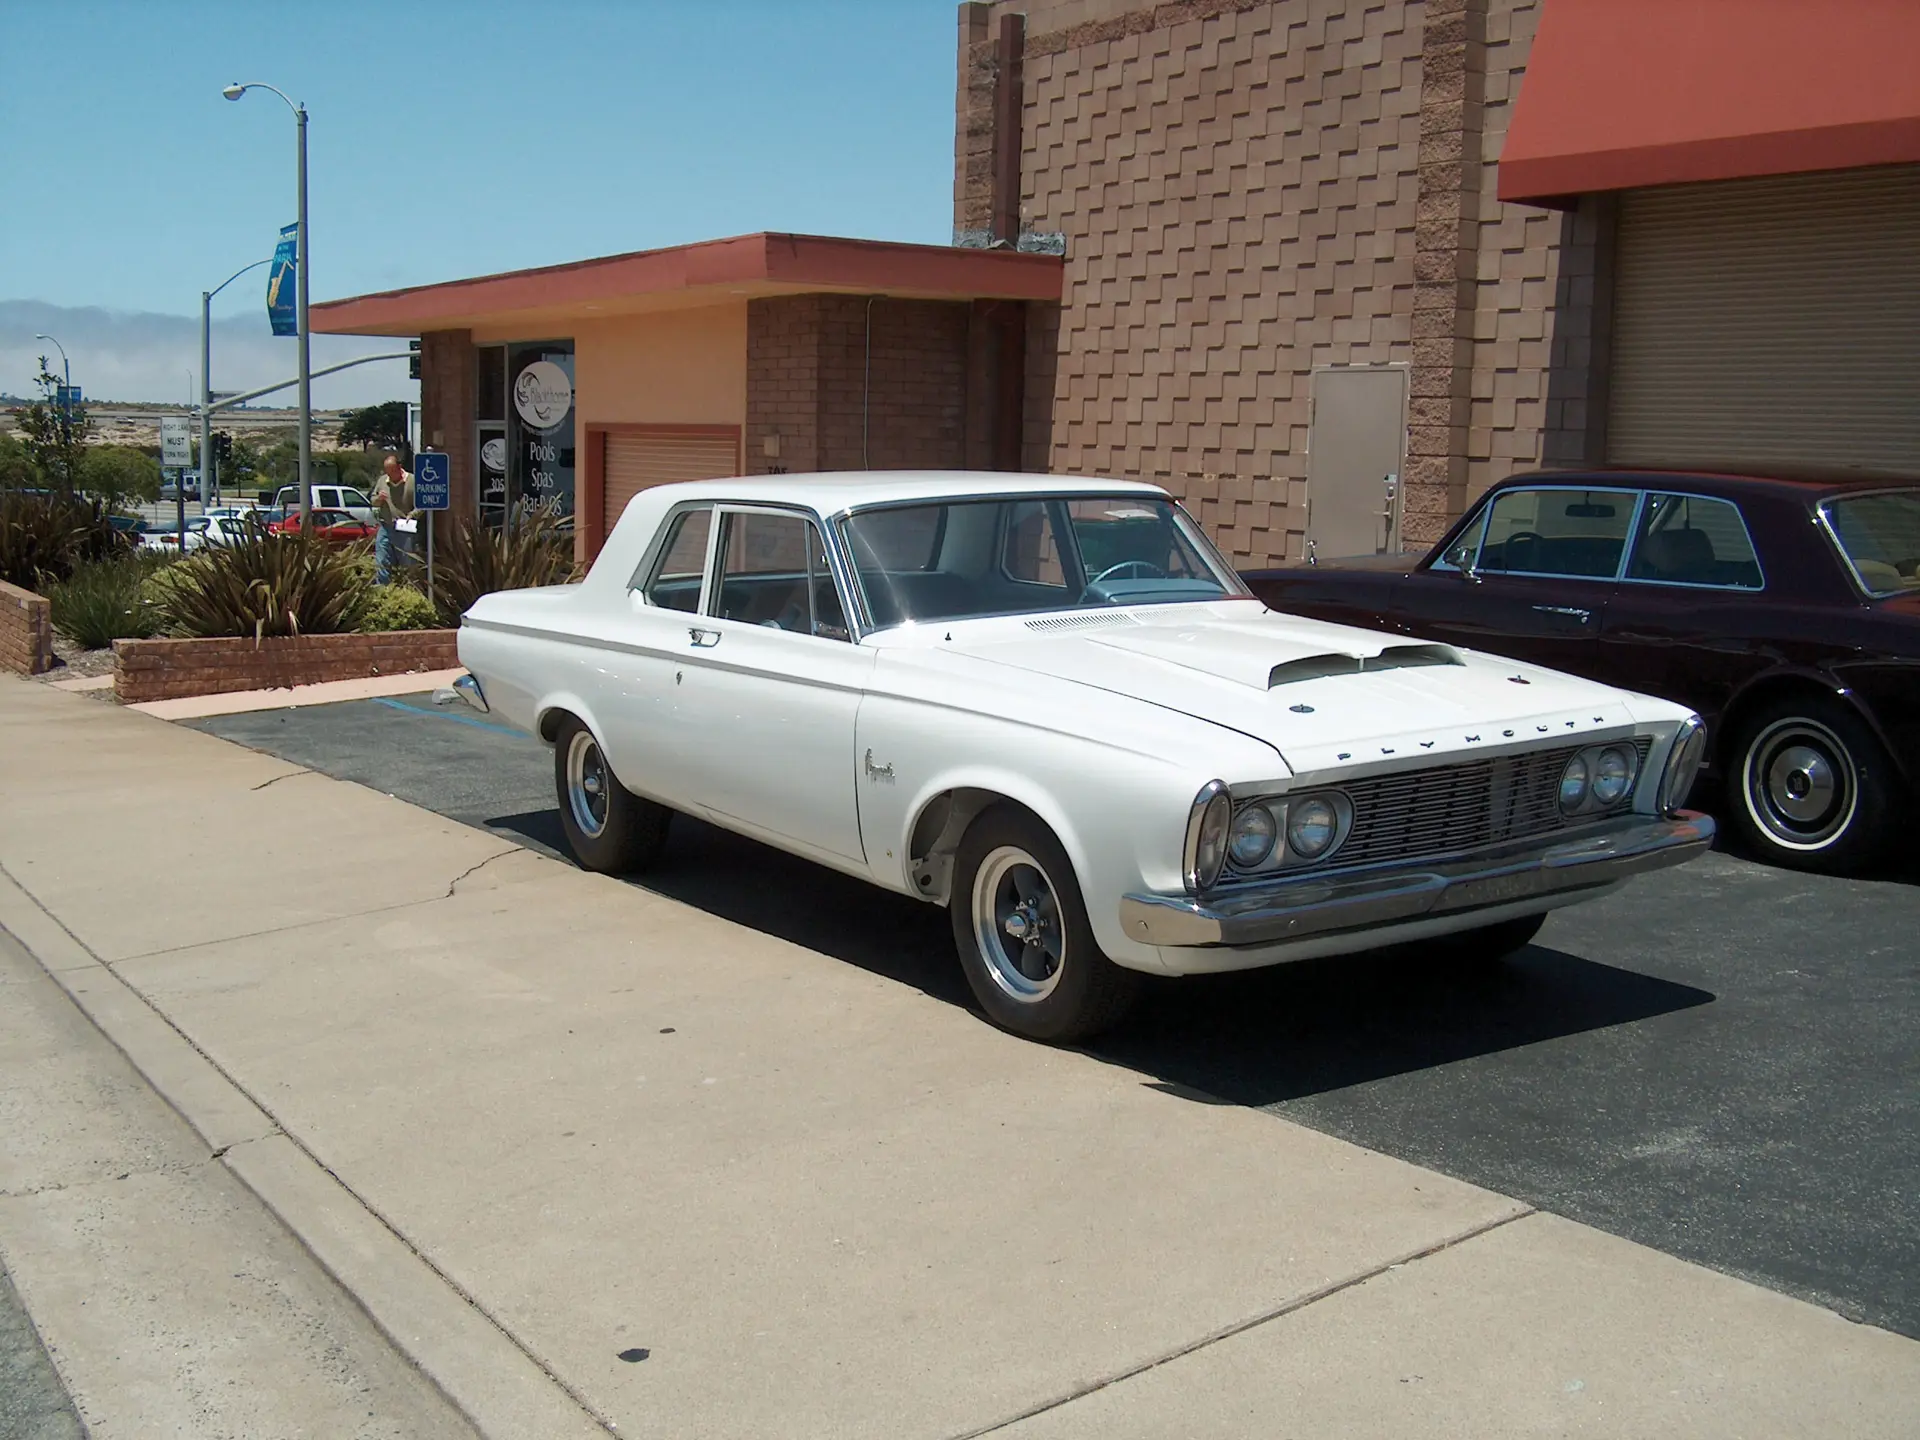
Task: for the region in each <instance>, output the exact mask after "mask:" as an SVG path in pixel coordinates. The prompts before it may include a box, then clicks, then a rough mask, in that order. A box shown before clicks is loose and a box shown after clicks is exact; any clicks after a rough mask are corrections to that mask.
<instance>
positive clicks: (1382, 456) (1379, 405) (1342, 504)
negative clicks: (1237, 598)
mask: <svg viewBox="0 0 1920 1440" xmlns="http://www.w3.org/2000/svg"><path fill="white" fill-rule="evenodd" d="M1406 454H1407V372H1406V368H1405V367H1404V366H1399V365H1375V366H1340V367H1335V368H1330V369H1325V370H1315V371H1314V372H1313V420H1312V423H1311V425H1310V427H1309V430H1308V436H1307V556H1308V557H1310V558H1313V557H1317V558H1319V559H1322V560H1331V559H1333V558H1335V557H1336V556H1345V555H1378V554H1381V553H1383V552H1385V551H1388V550H1398V549H1399V548H1400V494H1399V490H1400V471H1401V468H1402V466H1403V465H1404V464H1405V461H1406Z"/></svg>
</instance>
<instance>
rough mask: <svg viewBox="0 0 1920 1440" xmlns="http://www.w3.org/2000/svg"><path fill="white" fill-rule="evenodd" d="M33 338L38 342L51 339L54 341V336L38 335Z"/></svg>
mask: <svg viewBox="0 0 1920 1440" xmlns="http://www.w3.org/2000/svg"><path fill="white" fill-rule="evenodd" d="M33 338H34V339H36V340H51V339H53V336H51V335H36V336H34V337H33Z"/></svg>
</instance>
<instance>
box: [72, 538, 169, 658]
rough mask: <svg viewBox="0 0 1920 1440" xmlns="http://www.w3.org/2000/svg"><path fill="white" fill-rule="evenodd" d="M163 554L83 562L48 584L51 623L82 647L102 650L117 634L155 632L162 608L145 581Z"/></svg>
mask: <svg viewBox="0 0 1920 1440" xmlns="http://www.w3.org/2000/svg"><path fill="white" fill-rule="evenodd" d="M164 563H165V561H164V560H163V559H161V557H159V556H144V555H123V556H121V557H119V558H117V559H113V560H102V561H98V562H96V563H94V564H90V565H82V566H81V567H80V568H79V569H77V570H75V571H74V572H73V575H72V576H71V577H70V578H69V579H66V580H63V581H62V582H61V583H60V584H58V585H54V586H50V587H49V588H48V590H47V604H48V606H49V608H50V609H51V611H52V616H53V628H54V629H56V630H58V631H59V632H60V633H61V634H62V635H64V636H66V637H67V639H68V640H70V641H72V642H73V643H74V644H75V645H78V646H79V647H80V648H81V649H82V650H104V649H106V647H107V646H109V645H111V644H113V642H114V641H116V640H140V639H144V638H145V637H146V636H148V635H151V634H153V632H154V631H155V630H156V629H157V628H158V627H159V624H160V612H159V611H158V609H157V608H156V607H155V606H154V605H153V603H152V601H150V600H149V599H148V598H147V589H146V586H147V582H148V579H149V578H150V577H151V576H152V575H153V574H154V572H155V570H156V569H157V568H158V566H159V565H162V564H164Z"/></svg>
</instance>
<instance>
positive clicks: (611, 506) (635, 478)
mask: <svg viewBox="0 0 1920 1440" xmlns="http://www.w3.org/2000/svg"><path fill="white" fill-rule="evenodd" d="M739 473H740V435H739V432H738V431H728V432H720V431H707V432H699V431H684V432H683V431H672V430H646V431H635V430H613V431H609V432H608V434H607V450H606V529H605V530H604V531H603V532H602V533H603V534H611V533H612V532H613V527H614V525H615V524H616V523H617V522H618V521H619V519H620V512H621V511H623V510H625V509H626V508H627V502H628V501H629V500H631V499H633V497H634V496H636V495H638V494H639V493H640V492H641V491H642V490H647V489H651V488H652V487H653V486H655V485H667V484H671V483H672V482H673V481H675V480H718V479H721V478H722V477H724V476H728V475H738V474H739Z"/></svg>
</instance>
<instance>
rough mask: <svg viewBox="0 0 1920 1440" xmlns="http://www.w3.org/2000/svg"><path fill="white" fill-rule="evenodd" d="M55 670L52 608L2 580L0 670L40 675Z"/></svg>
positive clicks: (31, 593) (40, 599) (0, 595)
mask: <svg viewBox="0 0 1920 1440" xmlns="http://www.w3.org/2000/svg"><path fill="white" fill-rule="evenodd" d="M52 668H53V620H52V609H51V607H50V606H48V604H47V602H46V599H45V597H43V596H40V595H36V594H34V593H33V591H31V590H22V589H21V588H20V587H19V586H18V585H8V584H7V583H5V582H4V581H0V670H11V671H13V672H14V673H15V674H16V675H38V674H39V673H40V672H41V671H43V670H51V669H52Z"/></svg>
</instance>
